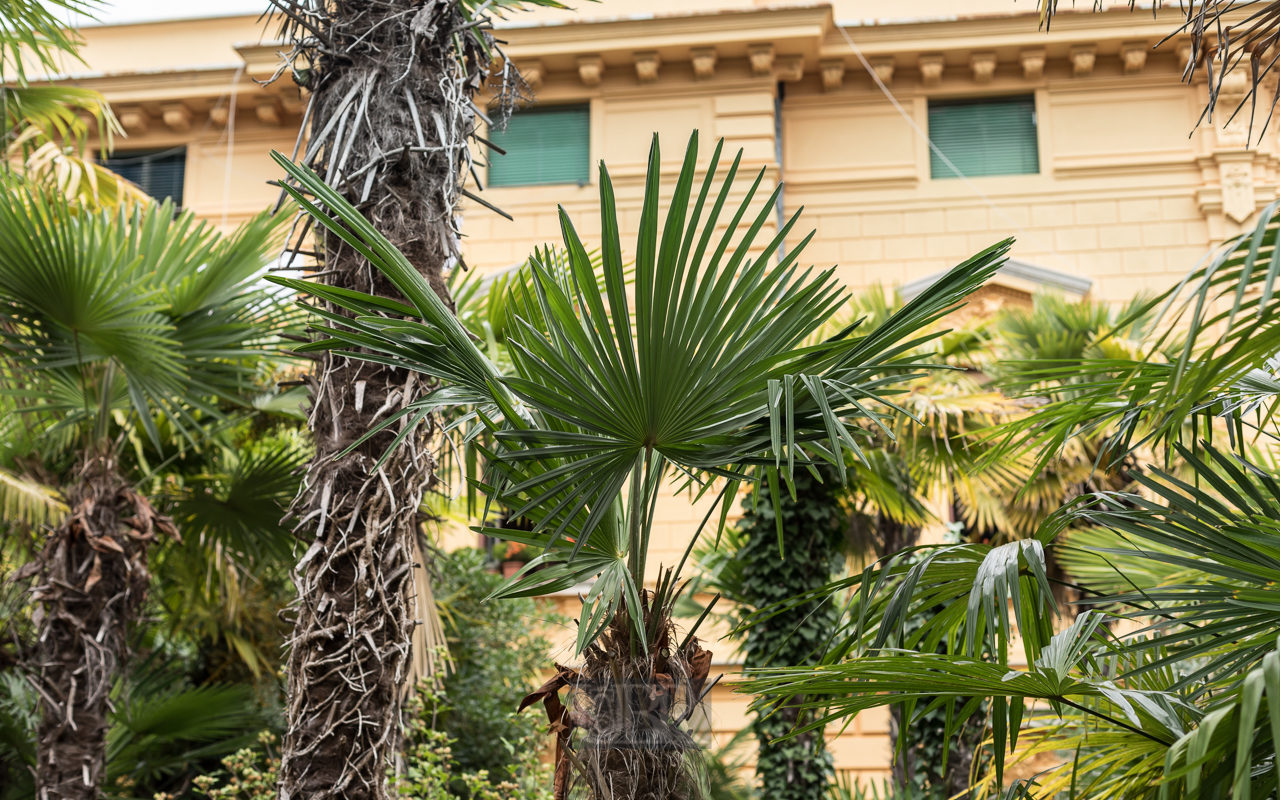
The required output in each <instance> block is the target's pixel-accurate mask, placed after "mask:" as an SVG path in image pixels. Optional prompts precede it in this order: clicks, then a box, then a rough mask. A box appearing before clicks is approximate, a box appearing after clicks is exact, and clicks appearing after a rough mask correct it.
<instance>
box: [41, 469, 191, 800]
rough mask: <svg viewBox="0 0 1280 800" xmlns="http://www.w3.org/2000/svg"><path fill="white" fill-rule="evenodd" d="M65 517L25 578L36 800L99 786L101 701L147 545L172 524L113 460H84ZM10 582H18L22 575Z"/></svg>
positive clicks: (142, 579) (143, 586)
mask: <svg viewBox="0 0 1280 800" xmlns="http://www.w3.org/2000/svg"><path fill="white" fill-rule="evenodd" d="M67 499H68V500H69V503H68V505H69V507H70V509H71V510H70V513H68V515H67V517H66V519H65V520H64V521H63V522H62V524H60V525H59V526H58V527H57V528H56V529H55V530H54V532H53V533H52V535H51V536H50V537H49V539H48V541H47V542H46V543H45V547H44V549H43V551H42V552H41V554H40V555H39V557H37V558H36V559H35V560H34V561H32V562H31V564H30V565H29V566H28V568H26V569H25V570H24V572H26V573H28V574H35V575H38V580H39V584H38V585H37V586H36V588H35V592H34V597H35V599H36V600H37V601H38V602H39V607H38V608H37V610H36V612H35V615H34V620H33V621H34V622H35V623H36V627H37V629H38V636H37V645H36V658H37V659H38V661H37V667H38V669H37V670H33V671H35V672H37V675H38V677H37V681H36V683H37V689H38V691H39V695H40V724H39V727H38V728H37V757H38V761H37V764H36V781H37V786H38V793H39V797H40V800H73V798H74V799H76V800H79V799H81V798H83V799H84V800H92V799H93V798H97V797H98V787H99V784H100V783H101V781H102V778H103V777H104V772H105V761H106V745H107V710H108V696H109V694H110V692H111V687H112V684H113V683H114V682H115V679H116V677H117V670H118V668H119V666H120V664H121V662H122V661H123V660H124V657H125V654H126V652H127V643H128V642H127V636H128V629H129V623H130V621H131V620H132V619H133V617H134V615H135V614H136V613H137V610H138V607H139V605H140V604H141V603H142V600H143V598H144V596H145V594H146V590H147V582H148V580H149V577H148V574H147V543H148V542H150V541H152V540H154V539H155V538H156V535H157V534H158V533H165V534H168V535H171V536H174V537H176V536H177V531H176V530H175V529H174V527H173V525H172V523H170V522H169V520H168V519H167V518H165V517H163V516H160V515H158V514H156V513H155V512H154V511H153V510H152V508H151V504H150V503H149V502H148V501H147V498H146V497H144V496H142V495H140V494H138V493H136V492H135V491H133V489H132V487H131V486H130V485H129V484H128V482H126V481H125V480H124V478H123V477H122V476H121V475H120V473H119V471H118V469H117V464H116V460H115V458H114V456H111V455H102V454H96V455H92V456H90V457H88V458H86V459H85V461H84V463H83V464H82V466H81V468H80V471H79V483H78V484H77V485H76V486H75V487H74V488H73V489H72V490H71V491H70V492H68V498H67ZM15 577H17V578H23V577H24V575H23V573H22V572H20V573H19V574H18V575H17V576H15Z"/></svg>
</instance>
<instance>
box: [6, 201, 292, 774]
mask: <svg viewBox="0 0 1280 800" xmlns="http://www.w3.org/2000/svg"><path fill="white" fill-rule="evenodd" d="M3 189H4V191H2V192H0V298H3V307H4V315H3V333H2V339H0V341H2V346H3V347H4V352H5V356H6V359H5V367H4V369H3V373H2V376H3V381H4V384H5V392H6V394H7V395H8V396H9V397H11V398H13V399H14V401H15V405H16V410H17V411H18V412H19V413H20V416H21V420H20V421H19V420H15V419H12V418H11V419H9V420H6V424H7V425H9V426H11V428H12V427H15V426H17V427H18V429H19V430H20V431H22V432H23V433H24V435H27V436H29V437H30V438H31V441H32V442H34V443H36V444H37V445H43V446H44V447H45V450H46V452H51V453H56V452H66V453H69V454H70V459H69V460H68V463H65V464H64V467H65V473H64V476H63V478H62V479H61V481H60V485H59V486H58V487H57V489H58V491H59V494H60V497H61V499H62V501H63V503H64V504H65V506H66V507H67V509H68V510H67V512H66V514H65V516H64V517H63V518H62V519H61V521H60V522H59V523H58V524H57V526H56V527H55V528H53V530H52V531H51V532H50V533H49V535H48V536H47V538H46V539H45V541H44V542H43V545H42V547H41V548H40V552H39V553H38V554H37V556H36V557H35V558H34V559H33V560H32V561H31V562H30V563H28V564H27V565H26V566H25V567H23V568H22V569H21V570H19V571H18V573H17V574H16V575H15V576H14V577H15V579H24V578H27V577H32V576H35V577H36V579H37V580H36V583H37V586H36V588H35V594H34V597H35V599H36V600H37V601H38V603H39V608H38V610H37V612H36V615H35V619H34V622H35V625H36V627H37V629H38V631H37V633H38V635H37V641H38V645H37V653H36V654H35V655H34V660H33V661H32V663H33V664H34V665H35V666H34V667H33V671H34V674H33V675H32V678H33V679H35V680H36V682H37V684H38V688H39V692H40V703H41V721H40V726H39V730H38V755H39V760H38V763H37V767H36V769H37V779H38V784H39V786H40V788H41V791H42V792H44V793H45V796H48V797H56V798H72V797H86V798H87V797H96V796H97V792H98V786H99V785H100V782H101V780H102V778H103V763H104V761H103V759H104V754H105V750H104V748H105V746H106V727H107V721H106V713H107V708H108V694H109V692H110V691H111V688H112V685H113V683H114V681H115V680H116V678H117V676H118V674H119V668H120V664H121V662H122V661H123V659H124V657H125V655H126V636H127V633H128V629H129V626H130V623H131V621H132V620H133V617H134V615H135V613H136V612H137V609H138V607H139V604H140V603H141V602H142V599H143V597H144V596H145V594H146V590H147V584H148V571H147V552H148V548H149V545H150V543H152V542H154V541H156V540H157V539H161V538H164V537H175V538H176V537H177V535H178V532H177V529H176V528H175V527H174V525H173V524H172V522H171V521H170V520H169V519H168V518H167V517H165V516H163V515H161V514H158V513H157V512H156V510H155V509H154V508H153V506H152V504H151V502H150V500H149V499H148V497H147V495H146V494H145V493H144V492H143V491H140V490H139V487H138V486H137V484H136V482H135V481H136V478H137V476H136V475H135V476H131V475H130V474H129V473H128V470H127V469H126V467H125V466H124V463H125V462H127V461H129V460H130V458H131V453H132V452H133V451H135V450H137V448H139V447H140V446H142V444H143V443H144V442H150V443H151V445H153V446H157V447H159V446H160V445H161V444H162V443H163V441H166V440H167V441H170V442H172V443H174V444H175V445H176V446H178V447H187V448H190V447H198V446H199V445H200V442H201V440H202V438H203V437H204V434H205V432H206V431H207V430H209V429H210V428H211V427H216V426H217V425H219V424H220V421H222V420H224V419H226V418H227V413H228V411H229V410H231V409H235V408H236V407H241V408H244V407H245V406H246V401H244V400H243V399H242V398H243V397H245V396H246V395H247V394H248V393H249V392H250V390H252V389H253V388H255V386H256V381H257V380H258V378H259V377H260V376H259V375H258V363H259V362H260V361H261V360H262V359H263V358H264V357H265V356H266V355H267V353H268V349H267V347H266V345H267V341H268V337H269V335H270V334H271V333H272V331H273V330H274V329H275V327H277V326H278V324H279V323H280V322H281V320H282V319H283V317H282V316H281V313H282V312H281V311H280V308H281V307H280V306H279V304H278V302H277V301H276V299H275V298H274V296H273V295H271V294H270V293H267V292H265V291H264V290H263V289H262V288H261V287H260V286H259V285H257V283H256V281H257V277H256V276H257V274H258V273H259V271H260V270H261V269H262V267H263V265H264V264H265V262H266V260H267V251H268V250H269V249H270V248H272V247H274V246H277V243H276V238H277V237H276V232H277V230H278V228H279V225H277V224H276V223H275V222H274V221H273V220H271V219H269V218H268V217H266V216H265V215H264V216H259V217H258V218H256V219H254V220H252V221H250V222H249V223H246V225H245V226H244V227H242V228H241V229H240V230H239V231H238V232H237V233H236V234H235V235H234V236H231V237H227V238H222V237H219V236H218V235H217V234H216V233H214V232H213V231H212V230H211V229H210V228H209V227H208V226H207V225H205V224H203V223H197V222H196V221H195V220H194V218H193V217H192V216H191V215H190V214H184V215H181V216H178V217H176V218H175V216H174V209H173V207H172V206H171V205H168V204H165V205H150V206H147V207H135V208H134V209H132V210H131V211H125V210H123V209H122V210H120V211H118V212H115V213H113V212H110V211H89V210H85V209H82V208H81V207H80V206H79V205H78V204H77V203H73V202H72V201H69V200H67V199H66V198H65V197H63V196H62V195H61V194H60V193H58V192H41V191H39V190H36V189H32V188H30V187H29V186H27V185H22V184H19V183H15V182H6V184H5V185H4V187H3ZM162 431H163V433H162ZM36 453H37V454H38V453H39V450H37V451H36Z"/></svg>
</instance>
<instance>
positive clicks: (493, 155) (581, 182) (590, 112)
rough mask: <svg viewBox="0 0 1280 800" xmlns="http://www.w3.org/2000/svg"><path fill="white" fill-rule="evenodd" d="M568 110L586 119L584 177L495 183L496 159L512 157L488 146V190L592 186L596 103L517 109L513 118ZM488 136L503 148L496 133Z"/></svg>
mask: <svg viewBox="0 0 1280 800" xmlns="http://www.w3.org/2000/svg"><path fill="white" fill-rule="evenodd" d="M566 110H574V111H580V112H581V113H582V115H583V117H584V118H585V123H586V129H585V130H586V142H585V143H584V145H585V146H584V147H583V156H584V159H583V160H584V163H583V171H582V174H583V176H584V177H582V178H576V179H566V180H551V181H534V182H529V183H495V182H494V180H493V168H494V164H495V159H497V158H509V157H510V155H509V154H508V155H501V154H499V153H497V152H495V151H494V150H493V148H492V146H488V147H486V149H485V157H486V161H487V163H488V166H487V167H486V169H485V182H486V186H487V188H491V189H524V188H530V187H538V186H577V187H579V188H581V187H583V186H589V185H591V164H592V154H593V149H592V148H593V147H594V146H595V136H594V135H593V134H594V129H595V124H594V121H595V104H594V103H592V102H591V101H590V100H589V99H583V100H570V101H566V102H560V103H550V104H547V105H536V106H530V107H527V108H523V109H517V110H516V111H515V112H514V113H513V114H512V117H513V118H514V117H515V116H517V115H520V114H535V115H551V114H555V113H558V112H560V113H562V112H564V111H566ZM486 136H487V137H488V139H489V140H490V141H491V142H492V143H493V144H495V145H498V146H499V147H501V142H498V141H497V140H496V138H495V136H494V133H493V132H492V131H488V132H486Z"/></svg>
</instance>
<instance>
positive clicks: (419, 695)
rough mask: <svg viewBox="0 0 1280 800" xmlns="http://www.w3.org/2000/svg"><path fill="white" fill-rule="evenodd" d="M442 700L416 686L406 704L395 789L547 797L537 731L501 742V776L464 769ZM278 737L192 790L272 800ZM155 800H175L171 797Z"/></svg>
mask: <svg viewBox="0 0 1280 800" xmlns="http://www.w3.org/2000/svg"><path fill="white" fill-rule="evenodd" d="M442 711H445V698H444V697H443V696H442V695H440V694H438V693H437V692H434V691H432V690H431V688H430V687H428V686H427V685H426V684H420V685H419V686H418V687H417V689H416V690H415V691H414V693H413V694H412V695H410V697H409V699H408V700H407V701H406V702H405V705H404V709H403V714H404V727H403V730H402V733H403V736H404V751H403V757H404V762H403V763H404V768H403V770H402V771H401V772H400V774H399V776H398V779H397V780H396V782H395V786H394V790H395V792H396V793H397V794H399V795H400V796H402V797H406V798H409V799H410V800H455V798H458V797H462V798H464V799H465V800H551V791H550V790H549V789H548V788H547V786H548V784H549V783H550V774H551V773H550V769H551V768H550V767H549V766H548V765H546V764H543V763H542V762H541V761H540V759H539V757H538V746H537V741H536V734H534V733H533V732H531V731H530V732H526V733H525V734H523V735H522V736H520V737H519V738H517V739H514V740H511V741H507V742H505V743H504V744H505V746H506V747H507V748H508V750H509V753H508V757H507V759H506V762H507V767H506V768H504V773H505V775H504V776H503V777H501V778H498V777H495V776H491V775H490V773H489V772H488V770H485V769H479V770H475V771H466V770H463V769H462V768H461V765H459V764H458V763H457V762H456V760H455V757H454V751H453V747H452V745H453V743H454V742H453V740H452V739H450V738H449V735H448V734H447V733H445V732H444V731H443V730H440V729H439V723H440V719H441V712H442ZM275 743H276V737H275V735H274V734H272V733H271V732H270V731H263V732H262V733H260V734H259V735H258V744H259V746H260V748H261V749H257V748H252V747H246V748H243V749H241V750H239V751H237V752H236V753H234V754H233V755H229V756H227V757H226V758H224V759H223V760H222V769H221V770H217V771H214V772H211V773H209V774H207V775H202V776H200V777H197V778H195V780H194V781H193V782H192V783H193V786H194V788H195V792H196V793H197V794H199V795H202V796H204V797H207V798H209V800H271V799H272V798H274V797H276V795H277V793H278V788H277V780H278V770H279V767H280V760H279V758H278V757H277V756H276V755H275V751H274V745H275ZM155 800H173V797H172V795H165V796H163V797H160V796H157V798H156V799H155Z"/></svg>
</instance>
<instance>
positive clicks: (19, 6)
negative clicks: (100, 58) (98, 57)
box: [0, 0, 98, 118]
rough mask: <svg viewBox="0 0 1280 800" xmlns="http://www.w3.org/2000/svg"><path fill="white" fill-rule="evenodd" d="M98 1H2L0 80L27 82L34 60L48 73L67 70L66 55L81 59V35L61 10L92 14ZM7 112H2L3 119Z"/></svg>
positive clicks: (0, 4)
mask: <svg viewBox="0 0 1280 800" xmlns="http://www.w3.org/2000/svg"><path fill="white" fill-rule="evenodd" d="M97 5H98V3H97V2H96V1H95V0H4V2H3V3H0V82H9V81H16V82H17V83H18V84H19V85H26V83H27V66H29V65H30V64H31V63H32V62H34V63H36V64H38V65H39V66H40V67H42V68H44V69H45V70H46V71H47V72H50V73H53V74H57V73H59V72H64V71H65V70H66V67H67V66H68V64H67V63H66V62H65V61H64V60H63V59H64V58H68V59H75V60H76V61H79V60H80V59H79V56H77V55H76V50H77V49H78V47H79V45H80V38H79V36H78V35H77V34H76V33H75V31H73V30H68V28H67V25H66V22H65V20H63V19H62V17H61V14H60V13H59V12H67V11H72V12H76V13H79V14H90V13H92V11H93V9H94V8H95V7H96V6H97ZM2 117H3V115H0V118H2Z"/></svg>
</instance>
